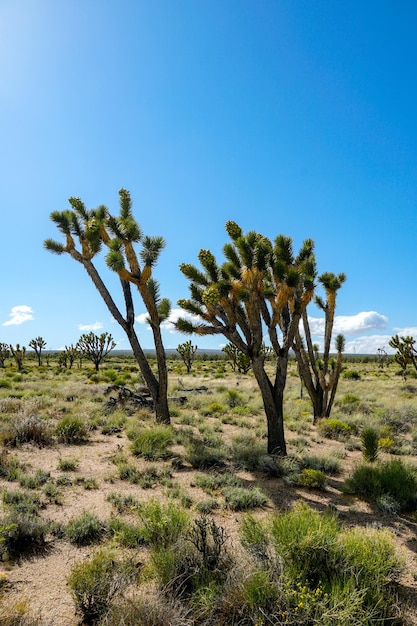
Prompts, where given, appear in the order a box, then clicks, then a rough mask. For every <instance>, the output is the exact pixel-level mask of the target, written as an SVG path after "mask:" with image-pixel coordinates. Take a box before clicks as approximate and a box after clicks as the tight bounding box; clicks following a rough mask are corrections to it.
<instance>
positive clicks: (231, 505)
mask: <svg viewBox="0 0 417 626" xmlns="http://www.w3.org/2000/svg"><path fill="white" fill-rule="evenodd" d="M223 495H224V499H225V501H226V506H227V508H228V509H231V510H232V511H249V510H250V509H256V508H258V507H261V506H264V505H265V504H266V503H267V502H268V497H267V496H266V495H265V494H264V493H263V491H261V489H259V488H258V487H253V488H251V489H247V488H246V487H226V488H225V489H224V490H223Z"/></svg>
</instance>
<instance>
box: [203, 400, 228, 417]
mask: <svg viewBox="0 0 417 626" xmlns="http://www.w3.org/2000/svg"><path fill="white" fill-rule="evenodd" d="M225 412H226V407H225V406H224V405H223V404H220V402H212V403H211V404H209V405H208V407H207V408H205V409H203V410H202V411H201V413H202V415H223V413H225Z"/></svg>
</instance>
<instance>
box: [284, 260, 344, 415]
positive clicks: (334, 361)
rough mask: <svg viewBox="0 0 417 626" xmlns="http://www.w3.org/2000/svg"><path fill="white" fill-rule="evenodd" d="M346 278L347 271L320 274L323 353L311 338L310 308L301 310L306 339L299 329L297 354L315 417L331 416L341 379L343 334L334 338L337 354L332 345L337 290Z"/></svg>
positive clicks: (299, 367) (317, 301)
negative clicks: (332, 350)
mask: <svg viewBox="0 0 417 626" xmlns="http://www.w3.org/2000/svg"><path fill="white" fill-rule="evenodd" d="M345 280H346V276H345V274H338V275H337V276H336V275H335V274H333V273H331V272H325V273H324V274H322V275H321V276H319V278H318V281H319V282H320V283H321V284H322V285H323V287H324V290H325V294H326V300H325V301H324V300H323V299H322V298H321V297H320V296H316V298H315V302H316V304H317V306H318V307H319V308H320V309H321V310H322V311H324V316H325V319H324V346H323V354H322V355H320V354H319V351H318V346H317V345H316V344H313V342H312V339H311V331H310V324H309V321H308V315H307V310H304V311H303V314H302V324H303V328H304V335H305V341H304V340H303V339H302V338H301V334H300V332H298V331H297V333H296V335H295V341H294V351H295V354H296V356H297V362H298V369H299V372H300V376H301V378H302V380H303V382H304V384H305V386H306V389H307V392H308V394H309V396H310V398H311V401H312V403H313V411H314V421H316V420H317V419H319V418H321V417H329V416H330V412H331V410H332V406H333V402H334V398H335V395H336V390H337V385H338V383H339V377H340V372H341V369H342V353H343V351H344V349H345V340H344V337H343V335H338V336H337V338H336V341H335V348H336V352H337V356H336V358H334V357H332V356H331V355H330V347H331V340H332V333H333V326H334V316H335V310H336V296H337V291H338V290H339V289H340V287H341V286H342V284H343V283H344V282H345Z"/></svg>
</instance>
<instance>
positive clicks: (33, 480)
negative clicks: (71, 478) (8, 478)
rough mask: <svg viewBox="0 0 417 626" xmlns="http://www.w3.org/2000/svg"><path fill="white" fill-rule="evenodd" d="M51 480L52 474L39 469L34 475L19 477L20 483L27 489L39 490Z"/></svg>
mask: <svg viewBox="0 0 417 626" xmlns="http://www.w3.org/2000/svg"><path fill="white" fill-rule="evenodd" d="M50 478H51V474H50V472H45V471H44V470H41V469H37V470H36V472H35V473H34V474H33V475H27V474H21V475H20V477H19V483H20V485H21V486H22V487H24V488H25V489H37V488H38V487H41V486H42V485H45V484H46V483H47V482H48V480H50Z"/></svg>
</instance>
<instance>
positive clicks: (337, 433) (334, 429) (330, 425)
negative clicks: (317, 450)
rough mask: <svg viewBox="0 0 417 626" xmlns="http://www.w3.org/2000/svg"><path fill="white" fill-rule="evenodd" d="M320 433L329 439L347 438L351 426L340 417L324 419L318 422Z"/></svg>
mask: <svg viewBox="0 0 417 626" xmlns="http://www.w3.org/2000/svg"><path fill="white" fill-rule="evenodd" d="M317 430H318V431H319V433H320V435H322V436H323V437H327V438H328V439H346V438H347V437H349V435H350V431H351V428H350V426H349V425H348V424H346V422H343V421H342V420H339V419H322V420H320V421H319V422H318V423H317Z"/></svg>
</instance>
